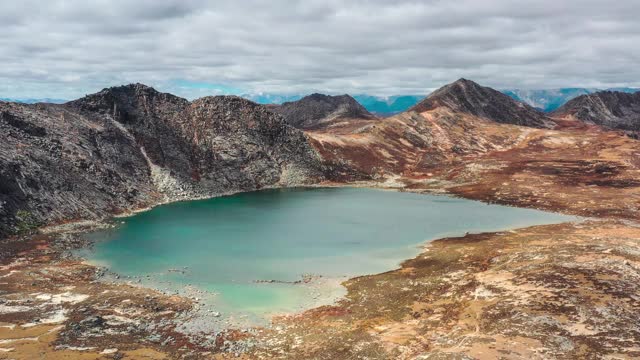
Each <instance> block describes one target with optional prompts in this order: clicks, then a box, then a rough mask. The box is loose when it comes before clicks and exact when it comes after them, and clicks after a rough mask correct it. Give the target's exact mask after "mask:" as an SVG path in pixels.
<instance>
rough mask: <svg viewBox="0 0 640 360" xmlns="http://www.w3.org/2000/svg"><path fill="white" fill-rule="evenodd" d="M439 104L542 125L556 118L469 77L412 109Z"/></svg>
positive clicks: (509, 121) (502, 119)
mask: <svg viewBox="0 0 640 360" xmlns="http://www.w3.org/2000/svg"><path fill="white" fill-rule="evenodd" d="M438 107H446V108H449V109H451V110H452V111H454V112H458V113H466V114H471V115H475V116H478V117H481V118H485V119H489V120H492V121H495V122H498V123H504V124H515V125H523V126H531V127H540V128H542V127H552V126H553V125H554V122H553V120H551V119H550V118H549V117H547V116H546V115H545V114H544V113H542V112H541V111H539V110H536V109H534V108H533V107H531V106H530V105H527V104H524V103H521V102H519V101H516V100H514V99H512V98H511V97H509V96H507V95H505V94H503V93H501V92H499V91H497V90H494V89H492V88H489V87H484V86H480V85H478V84H477V83H475V82H473V81H471V80H467V79H460V80H458V81H456V82H453V83H451V84H448V85H445V86H443V87H441V88H440V89H438V90H436V91H434V92H433V93H431V94H430V95H429V96H427V97H426V98H425V99H424V100H422V101H421V102H419V103H418V104H417V105H415V106H413V107H412V108H411V109H409V110H410V111H415V112H418V113H422V112H425V111H429V110H433V109H435V108H438Z"/></svg>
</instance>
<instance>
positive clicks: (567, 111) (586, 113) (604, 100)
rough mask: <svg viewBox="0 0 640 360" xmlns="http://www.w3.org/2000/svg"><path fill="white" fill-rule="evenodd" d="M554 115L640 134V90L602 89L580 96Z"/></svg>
mask: <svg viewBox="0 0 640 360" xmlns="http://www.w3.org/2000/svg"><path fill="white" fill-rule="evenodd" d="M553 115H554V116H573V117H574V118H576V119H578V120H581V121H584V122H586V123H589V124H596V125H601V126H604V127H606V128H610V129H618V130H624V131H627V132H628V133H629V134H630V135H634V136H635V137H638V135H639V134H640V92H636V93H633V94H629V93H624V92H619V91H600V92H597V93H593V94H589V95H582V96H579V97H577V98H575V99H573V100H571V101H569V102H568V103H566V104H565V105H564V106H562V107H561V108H559V109H558V110H556V111H554V112H553Z"/></svg>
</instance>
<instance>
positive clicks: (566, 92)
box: [502, 88, 640, 112]
mask: <svg viewBox="0 0 640 360" xmlns="http://www.w3.org/2000/svg"><path fill="white" fill-rule="evenodd" d="M603 90H608V91H619V92H625V93H634V92H637V91H640V89H637V88H609V89H597V88H562V89H544V90H522V89H512V90H502V92H503V93H505V94H507V95H509V96H511V97H512V98H514V99H516V100H518V101H522V102H524V103H527V104H529V105H531V106H533V107H535V108H538V109H540V110H542V111H545V112H551V111H554V110H556V109H558V108H560V107H561V106H562V105H564V104H566V103H567V102H568V101H569V100H571V99H575V98H577V97H578V96H580V95H588V94H593V93H596V92H598V91H603Z"/></svg>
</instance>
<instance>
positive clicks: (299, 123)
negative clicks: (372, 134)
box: [271, 93, 377, 130]
mask: <svg viewBox="0 0 640 360" xmlns="http://www.w3.org/2000/svg"><path fill="white" fill-rule="evenodd" d="M271 108H272V110H273V111H274V112H276V113H278V114H280V115H282V116H283V118H284V119H285V121H287V123H289V124H290V125H292V126H294V127H296V128H299V129H304V130H312V129H318V128H323V127H327V126H332V125H335V124H336V123H337V122H339V121H340V120H343V119H359V120H375V119H377V117H376V116H375V115H373V114H371V113H370V112H369V111H367V109H365V108H364V106H362V105H361V104H360V103H358V102H357V101H356V100H355V99H354V98H353V97H351V96H350V95H347V94H344V95H324V94H319V93H314V94H311V95H307V96H305V97H303V98H302V99H300V100H297V101H290V102H285V103H283V104H281V105H278V106H272V107H271Z"/></svg>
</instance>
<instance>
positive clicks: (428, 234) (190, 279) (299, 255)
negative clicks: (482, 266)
mask: <svg viewBox="0 0 640 360" xmlns="http://www.w3.org/2000/svg"><path fill="white" fill-rule="evenodd" d="M118 220H119V222H121V223H120V224H119V225H118V226H117V227H115V228H112V229H108V230H102V231H98V232H96V233H93V234H90V235H89V236H90V237H91V238H92V239H93V240H95V241H96V244H95V246H94V247H93V249H91V250H83V251H81V252H80V255H81V256H83V257H85V258H87V259H88V260H89V261H90V262H92V263H95V264H99V265H104V266H106V267H108V268H109V270H111V271H112V272H114V273H117V274H119V275H120V276H121V277H124V278H126V279H136V280H135V281H136V282H140V283H141V284H142V285H145V286H151V287H155V288H158V289H161V290H163V291H167V292H177V293H180V294H183V295H184V294H186V295H189V294H196V295H194V296H197V297H199V298H202V299H203V301H204V302H205V303H206V304H207V306H208V307H209V309H210V310H208V311H216V312H220V313H221V316H220V317H221V318H225V317H226V318H229V317H233V318H235V319H236V320H237V319H251V320H250V321H260V319H262V320H266V319H268V317H269V315H272V314H278V313H287V312H295V311H299V310H303V309H305V308H309V307H311V306H315V305H320V304H323V303H330V302H331V301H333V300H334V299H335V298H336V297H337V296H340V295H342V294H343V293H344V289H343V288H342V287H341V286H340V285H339V282H340V281H342V280H345V279H346V278H349V277H353V276H358V275H365V274H374V273H379V272H384V271H388V270H392V269H394V268H397V267H398V265H399V264H400V263H401V262H402V261H403V260H405V259H409V258H412V257H414V256H416V255H417V254H418V253H419V252H420V251H421V245H423V244H425V243H426V242H427V241H429V240H432V239H437V238H441V237H445V236H457V235H463V234H464V233H465V232H487V231H499V230H507V229H511V228H518V227H525V226H531V225H540V224H549V223H559V222H564V221H572V220H576V217H572V216H566V215H561V214H555V213H549V212H543V211H538V210H530V209H520V208H513V207H506V206H499V205H488V204H484V203H481V202H476V201H470V200H464V199H458V198H452V197H446V196H434V195H420V194H412V193H402V192H394V191H383V190H373V189H361V188H311V189H286V190H264V191H257V192H251V193H243V194H238V195H233V196H226V197H219V198H213V199H208V200H198V201H189V202H178V203H173V204H168V205H163V206H159V207H156V208H154V209H152V210H150V211H146V212H143V213H139V214H137V215H135V216H131V217H128V218H122V219H118ZM304 274H312V275H316V276H321V277H320V278H317V279H314V280H312V281H311V282H309V283H308V284H306V283H303V284H293V283H287V282H294V281H296V280H300V279H301V278H302V276H303V275H304ZM270 280H274V282H265V281H270Z"/></svg>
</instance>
